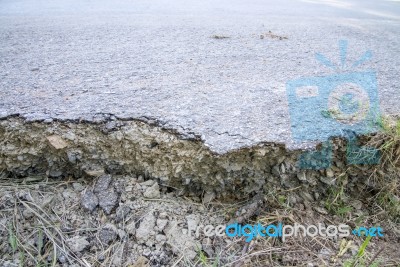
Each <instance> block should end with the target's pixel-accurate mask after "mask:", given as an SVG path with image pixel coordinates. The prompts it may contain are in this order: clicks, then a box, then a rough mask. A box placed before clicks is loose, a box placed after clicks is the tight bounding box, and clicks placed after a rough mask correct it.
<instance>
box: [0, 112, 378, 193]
mask: <svg viewBox="0 0 400 267" xmlns="http://www.w3.org/2000/svg"><path fill="white" fill-rule="evenodd" d="M0 137H1V141H0V171H2V172H3V173H7V174H8V175H12V176H15V177H25V176H29V175H38V174H46V175H48V176H51V177H68V176H72V177H81V176H87V175H89V176H90V175H93V174H96V173H102V172H105V173H111V174H122V175H125V174H141V175H144V176H145V177H151V178H155V179H157V180H158V181H159V182H160V183H161V184H164V185H168V186H172V187H175V188H180V189H183V190H184V191H185V192H188V193H190V194H193V195H197V196H201V195H204V194H208V195H213V196H216V197H223V198H228V197H229V198H243V197H246V196H247V195H248V194H253V193H257V192H259V191H260V190H264V189H266V188H267V189H268V190H269V189H276V188H289V189H290V188H298V187H302V188H304V189H306V190H311V191H321V190H322V191H323V190H324V188H325V187H326V183H327V182H326V181H327V180H326V177H327V173H326V171H325V170H300V169H298V167H297V158H298V155H299V154H300V153H301V151H299V150H295V151H293V150H287V149H286V148H285V146H284V145H282V144H274V143H263V144H258V145H255V146H252V147H245V148H241V149H238V150H234V151H231V152H229V153H225V154H222V155H220V154H216V153H215V152H213V151H211V150H210V149H209V148H208V147H207V146H206V145H205V144H204V143H203V141H202V140H201V139H200V138H199V137H198V136H194V137H193V138H187V136H185V135H184V134H182V133H181V132H179V131H176V130H173V129H166V128H165V127H164V126H163V125H162V123H160V122H158V121H157V120H155V119H154V118H141V119H134V120H133V119H132V120H128V119H125V120H120V119H118V118H116V117H115V116H113V115H112V114H108V115H107V116H104V115H103V117H102V118H100V119H99V120H97V121H96V123H93V122H85V121H60V120H54V121H53V122H51V123H46V122H43V121H36V122H27V121H26V120H24V119H23V118H20V117H18V116H11V117H8V118H6V119H4V120H2V121H0ZM50 137H51V138H50ZM49 138H50V139H49ZM57 142H58V143H59V144H61V145H59V144H57ZM333 148H334V150H335V152H334V153H335V155H336V156H335V157H334V159H333V161H334V162H333V167H335V168H336V169H335V172H337V173H340V172H341V171H343V169H344V167H343V166H345V163H344V162H343V158H342V154H343V149H345V145H344V144H343V142H342V141H340V140H339V141H337V142H336V144H334V146H333ZM337 166H339V167H337ZM340 166H341V167H340ZM369 171H370V169H369V168H368V167H365V168H364V167H362V168H359V169H357V168H356V171H355V172H354V175H353V176H354V177H355V179H356V178H357V177H358V176H361V175H363V173H365V172H369ZM305 174H307V175H305ZM305 176H306V177H307V178H303V177H305ZM329 179H332V180H334V177H329ZM329 179H328V180H329Z"/></svg>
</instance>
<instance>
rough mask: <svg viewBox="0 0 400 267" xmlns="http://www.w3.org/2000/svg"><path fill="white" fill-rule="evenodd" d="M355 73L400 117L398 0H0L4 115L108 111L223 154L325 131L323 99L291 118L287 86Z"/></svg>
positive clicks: (66, 116) (73, 115)
mask: <svg viewBox="0 0 400 267" xmlns="http://www.w3.org/2000/svg"><path fill="white" fill-rule="evenodd" d="M340 40H346V41H347V49H346V50H345V52H346V53H345V54H343V53H341V51H344V50H343V47H342V50H340V49H339V42H340ZM344 43H345V42H342V44H344ZM366 51H371V54H367V55H368V56H367V57H365V58H364V59H365V62H360V59H362V58H363V55H364V53H365V52H366ZM316 53H320V54H321V55H324V57H323V58H322V57H320V60H317V59H316V57H315V54H316ZM324 60H325V61H324ZM356 62H359V63H360V64H358V65H357V64H355V63H356ZM323 63H325V64H323ZM364 71H372V72H373V73H375V74H374V75H376V81H375V80H369V81H368V82H367V83H369V85H368V84H367V85H366V86H367V87H369V89H368V90H378V95H379V100H377V99H375V100H373V101H378V102H379V106H380V111H381V112H382V113H385V114H399V110H400V85H399V80H400V78H399V73H400V1H384V0H382V1H378V0H376V1H372V0H369V1H365V0H359V1H355V0H352V1H344V0H343V1H342V0H331V1H327V0H326V1H317V0H303V1H295V0H286V1H281V0H279V1H278V0H273V1H261V0H250V1H237V0H229V1H228V0H223V1H211V0H205V1H204V0H202V1H199V0H197V1H192V0H189V1H188V0H181V1H176V0H168V1H167V0H155V1H149V0H135V1H127V0H125V1H124V0H118V1H108V0H96V1H94V0H93V1H78V0H76V1H68V0H61V1H60V0H55V1H38V0H31V1H29V0H0V117H2V118H4V117H7V116H9V115H15V114H19V115H20V116H22V117H24V118H26V119H27V120H46V121H51V120H52V119H60V120H77V119H84V120H88V121H95V120H98V119H99V118H102V114H113V115H114V116H116V117H117V118H121V119H130V118H139V119H144V120H145V119H153V120H157V121H159V123H160V124H162V125H164V127H167V128H172V129H175V130H177V131H179V132H181V133H182V134H188V135H191V134H195V135H198V136H201V138H202V139H203V140H204V142H205V143H206V144H207V145H208V146H209V147H210V149H212V150H213V151H215V152H218V153H225V152H227V151H230V150H232V149H238V148H240V147H244V146H251V145H254V144H257V143H260V142H280V143H285V144H287V145H288V146H289V147H291V146H296V145H295V142H294V141H293V136H292V133H293V129H296V127H297V129H299V128H301V127H309V125H315V129H317V130H318V127H322V126H321V125H323V124H324V120H326V119H327V116H319V115H318V114H320V113H322V111H326V110H328V109H327V105H328V103H327V99H326V98H325V95H324V94H323V93H322V92H319V93H318V92H317V93H315V92H314V93H315V94H314V95H313V97H315V98H318V97H319V98H320V101H316V102H315V103H314V104H313V105H315V106H305V107H304V110H301V111H300V112H302V113H300V114H301V116H300V119H299V120H300V121H297V120H298V119H296V120H293V119H291V117H290V108H291V105H292V103H290V101H289V99H288V94H287V90H288V88H287V85H288V84H290V81H293V80H297V79H302V78H306V79H308V78H309V77H311V78H312V77H330V76H331V75H337V76H335V77H341V74H343V73H360V72H364ZM311 81H312V80H311ZM328 82H329V81H328ZM331 82H334V81H331ZM361 82H362V81H361ZM356 83H357V81H356ZM310 85H312V84H310ZM361 87H362V88H363V85H361ZM368 90H367V91H368ZM296 107H297V108H298V106H296ZM328 111H329V110H328ZM296 114H299V113H296ZM325 115H326V114H325ZM301 120H304V121H301ZM305 122H308V123H305ZM307 125H308V126H307ZM315 129H314V130H315ZM332 134H334V133H333V132H332Z"/></svg>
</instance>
